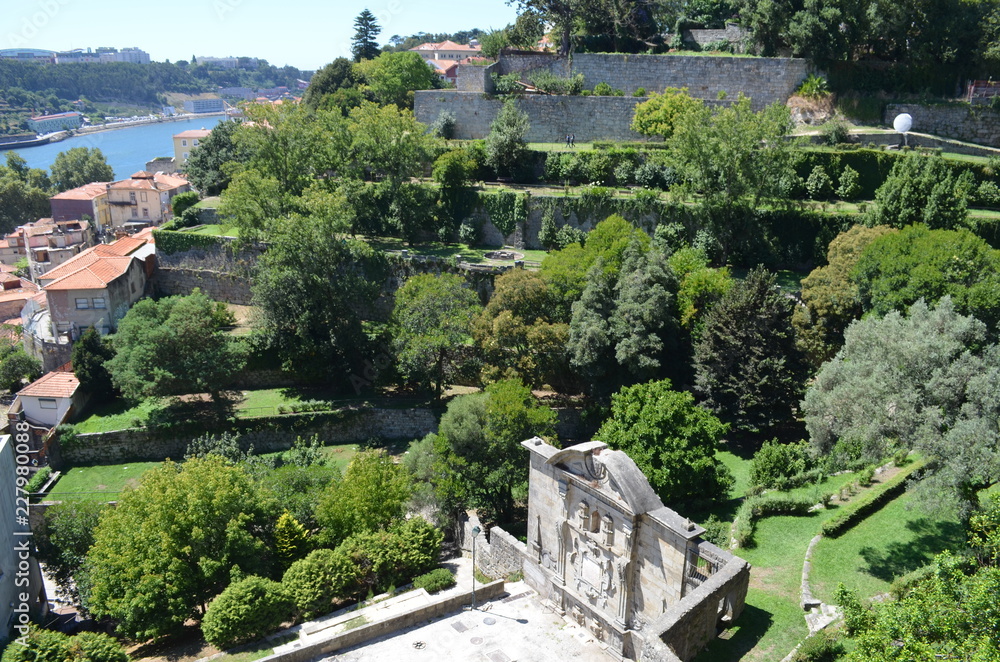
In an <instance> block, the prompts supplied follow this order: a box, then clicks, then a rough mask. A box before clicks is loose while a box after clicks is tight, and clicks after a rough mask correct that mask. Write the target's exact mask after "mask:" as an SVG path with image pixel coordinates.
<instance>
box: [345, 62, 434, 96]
mask: <svg viewBox="0 0 1000 662" xmlns="http://www.w3.org/2000/svg"><path fill="white" fill-rule="evenodd" d="M354 70H355V72H356V73H357V75H358V77H360V78H361V79H362V80H363V81H364V83H363V84H362V85H361V90H362V91H364V92H367V93H369V94H371V96H372V97H374V98H375V100H376V101H377V102H378V103H379V104H381V105H390V104H392V105H395V106H397V107H399V108H409V109H412V108H413V97H414V94H413V93H414V92H415V91H416V90H432V89H434V88H436V87H439V86H440V84H439V80H440V79H439V78H438V77H437V75H436V74H435V73H434V70H433V69H431V68H430V67H428V66H427V63H426V62H424V59H423V58H422V57H420V55H419V54H417V53H413V52H404V53H382V54H381V55H379V56H377V57H375V58H373V59H366V60H363V61H361V62H359V63H358V64H356V65H354Z"/></svg>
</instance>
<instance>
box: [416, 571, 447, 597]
mask: <svg viewBox="0 0 1000 662" xmlns="http://www.w3.org/2000/svg"><path fill="white" fill-rule="evenodd" d="M454 585H455V575H453V574H451V571H449V570H447V569H446V568H438V569H437V570H431V571H430V572H428V573H425V574H423V575H420V576H419V577H417V578H416V579H414V580H413V588H422V589H424V590H425V591H427V592H428V593H437V592H438V591H443V590H445V589H446V588H451V587H452V586H454Z"/></svg>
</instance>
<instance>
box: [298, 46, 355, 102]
mask: <svg viewBox="0 0 1000 662" xmlns="http://www.w3.org/2000/svg"><path fill="white" fill-rule="evenodd" d="M357 84H358V80H357V78H356V76H355V74H354V65H353V63H352V62H351V61H350V60H348V59H347V58H344V57H338V58H337V59H336V60H334V61H333V62H331V63H329V64H327V65H326V66H324V67H323V68H322V69H320V70H319V71H317V72H316V73H315V74H313V77H312V78H311V79H309V87H307V88H306V92H305V94H304V95H303V96H302V102H303V103H304V104H306V105H307V106H310V107H311V108H320V107H322V106H323V104H324V101H323V98H324V97H325V96H327V95H329V94H333V93H334V92H336V91H337V90H343V89H350V88H353V87H355V86H356V85H357Z"/></svg>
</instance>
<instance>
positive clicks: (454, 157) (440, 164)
mask: <svg viewBox="0 0 1000 662" xmlns="http://www.w3.org/2000/svg"><path fill="white" fill-rule="evenodd" d="M475 169H476V164H475V162H474V161H473V160H472V159H471V158H469V154H468V152H466V151H465V150H464V149H454V150H451V151H449V152H445V153H444V154H442V155H441V156H439V157H438V158H437V160H435V161H434V169H433V171H432V173H431V174H432V176H433V177H434V181H435V182H437V183H438V186H439V187H440V194H439V197H438V205H439V212H438V213H439V216H440V220H441V225H440V229H439V231H438V234H439V236H440V238H441V240H442V241H445V242H450V241H452V238H453V237H454V236H455V234H456V233H457V232H458V228H459V225H460V224H461V223H462V221H463V220H465V218H466V217H467V216H468V215H469V214H470V213H471V212H472V208H473V204H474V202H475V194H474V193H473V192H472V191H470V190H469V189H468V188H467V185H468V182H469V180H470V179H471V178H472V176H473V174H474V173H475Z"/></svg>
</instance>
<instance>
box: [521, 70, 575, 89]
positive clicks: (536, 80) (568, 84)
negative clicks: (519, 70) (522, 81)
mask: <svg viewBox="0 0 1000 662" xmlns="http://www.w3.org/2000/svg"><path fill="white" fill-rule="evenodd" d="M528 80H529V81H531V84H532V85H534V86H535V87H537V88H538V89H539V90H541V91H542V92H547V93H548V94H579V93H580V92H581V90H583V74H576V75H575V76H571V77H570V78H563V77H561V76H556V75H555V74H554V73H552V72H551V71H546V70H544V69H543V70H539V71H535V72H533V73H531V74H529V75H528Z"/></svg>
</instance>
